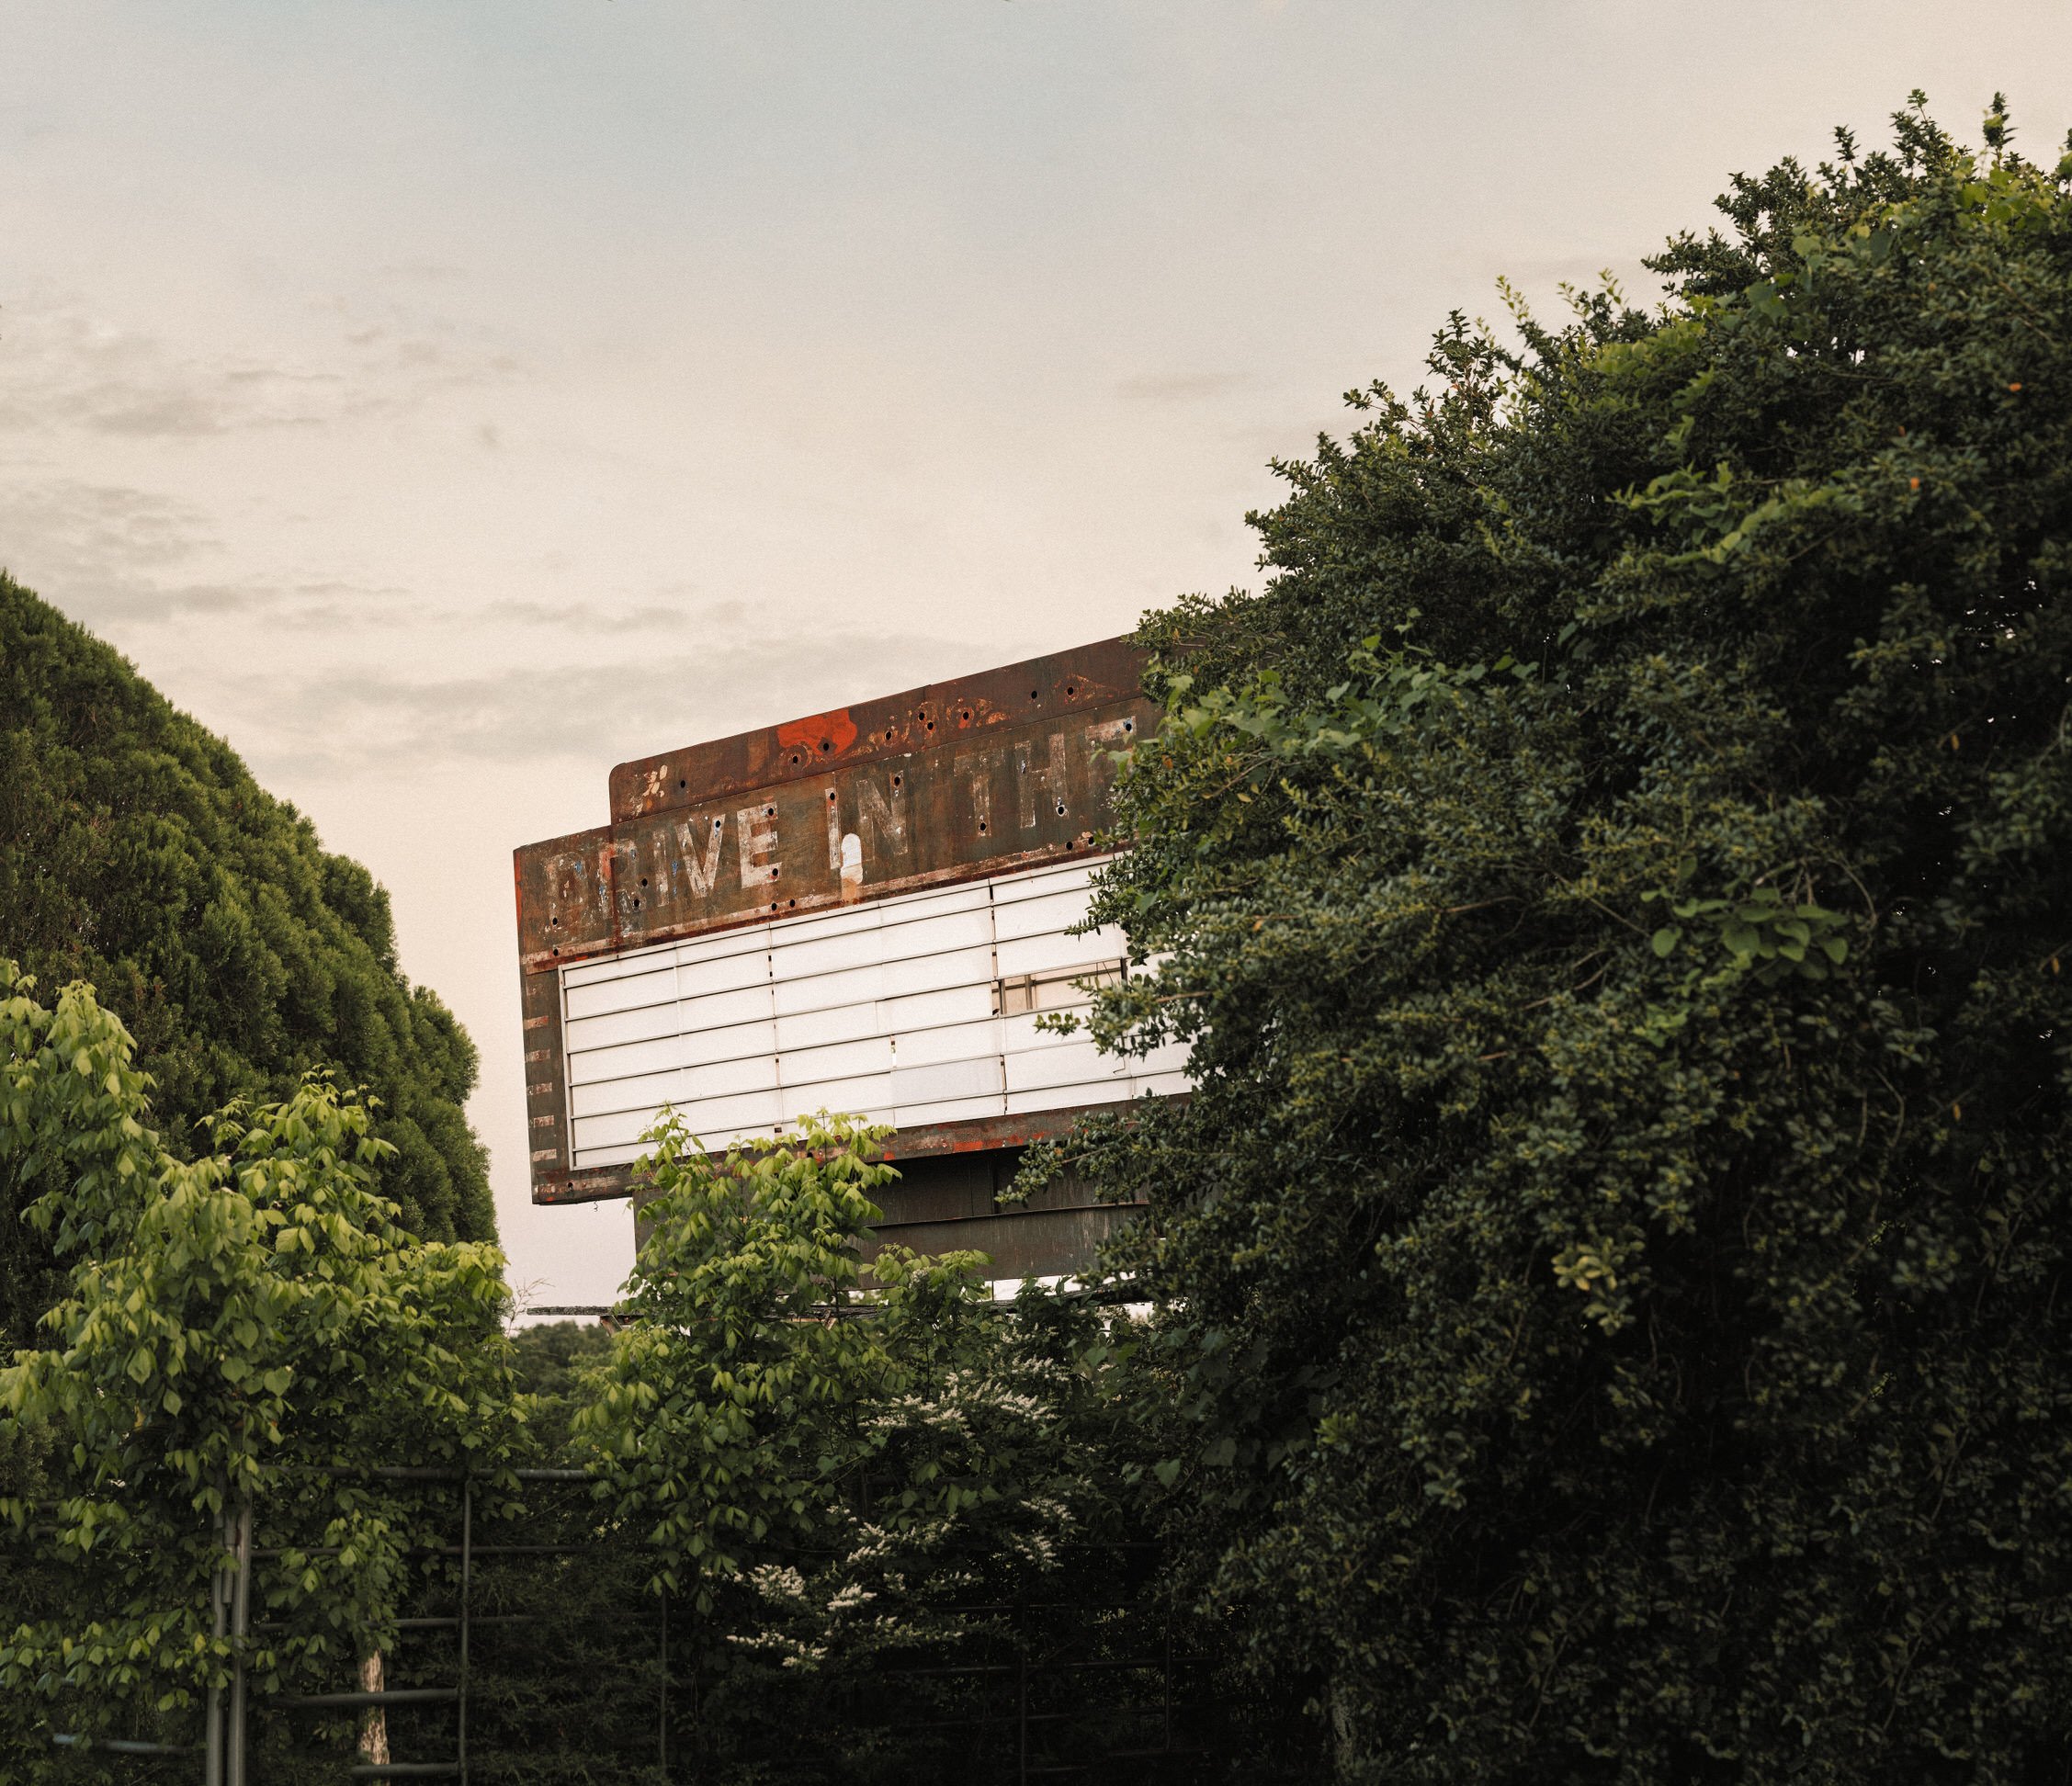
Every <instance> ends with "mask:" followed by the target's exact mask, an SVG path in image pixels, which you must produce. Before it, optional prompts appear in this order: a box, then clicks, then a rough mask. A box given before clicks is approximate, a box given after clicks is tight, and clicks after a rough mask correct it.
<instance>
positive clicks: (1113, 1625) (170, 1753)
mask: <svg viewBox="0 0 2072 1786" xmlns="http://www.w3.org/2000/svg"><path fill="white" fill-rule="evenodd" d="M329 1474H331V1475H341V1476H354V1477H360V1478H366V1479H371V1480H376V1481H381V1482H387V1483H391V1484H399V1485H402V1484H407V1485H413V1486H419V1487H421V1488H423V1489H424V1490H425V1491H426V1492H427V1493H429V1494H433V1495H437V1496H443V1495H450V1496H451V1502H450V1511H449V1513H448V1514H447V1524H448V1526H449V1541H448V1542H444V1543H426V1544H421V1545H418V1546H415V1547H413V1550H412V1551H411V1552H410V1555H411V1556H412V1557H413V1559H416V1560H418V1561H420V1562H423V1563H426V1564H429V1565H432V1568H430V1569H428V1570H427V1572H426V1575H425V1580H424V1583H423V1584H422V1586H421V1588H420V1591H419V1593H418V1594H417V1596H416V1602H417V1603H416V1604H415V1605H414V1606H413V1608H412V1609H411V1611H410V1612H409V1615H408V1616H405V1617H403V1618H402V1619H401V1620H399V1621H398V1634H399V1639H400V1640H401V1643H402V1646H403V1648H402V1650H401V1651H399V1652H398V1653H397V1654H394V1655H392V1656H390V1657H387V1658H384V1659H383V1670H384V1671H383V1673H382V1676H381V1678H380V1679H379V1680H375V1681H368V1680H365V1679H363V1680H359V1681H354V1682H351V1683H349V1684H342V1685H341V1686H340V1687H338V1688H337V1689H335V1690H323V1691H306V1692H296V1693H271V1694H268V1693H262V1692H259V1691H257V1690H255V1687H254V1684H253V1682H252V1681H251V1680H250V1679H249V1678H248V1673H247V1660H246V1659H247V1657H248V1656H249V1655H250V1654H251V1653H252V1651H253V1649H254V1647H255V1642H256V1641H257V1640H260V1639H263V1638H266V1637H269V1636H278V1635H281V1634H284V1633H290V1632H291V1630H292V1626H293V1622H292V1621H291V1620H280V1621H267V1620H264V1619H261V1620H257V1621H255V1619H254V1617H253V1610H254V1603H255V1595H254V1588H255V1581H257V1580H262V1579H263V1577H264V1572H265V1570H266V1567H267V1566H268V1565H270V1564H277V1563H279V1562H280V1561H281V1560H282V1559H283V1558H285V1557H290V1556H292V1557H298V1558H309V1557H315V1556H320V1555H323V1554H332V1555H335V1554H337V1552H336V1550H335V1549H332V1550H330V1551H328V1552H327V1551H325V1550H324V1549H323V1548H322V1547H317V1548H311V1547H308V1546H300V1547H298V1546H295V1545H293V1544H291V1543H289V1542H287V1534H285V1533H282V1532H269V1533H267V1534H266V1535H267V1536H268V1537H269V1538H270V1539H273V1540H275V1541H276V1542H269V1543H258V1542H256V1541H255V1532H256V1529H257V1522H256V1521H255V1509H254V1508H253V1507H252V1505H251V1504H250V1503H249V1502H248V1501H247V1502H244V1503H242V1504H240V1505H238V1506H236V1507H234V1508H233V1509H231V1510H230V1511H229V1512H228V1513H227V1514H226V1517H225V1521H224V1525H223V1527H222V1528H221V1532H220V1534H219V1535H220V1537H221V1540H222V1548H223V1550H224V1552H225V1554H226V1557H227V1559H228V1560H227V1562H226V1565H225V1566H224V1567H223V1568H222V1569H221V1570H220V1571H219V1572H218V1573H217V1574H216V1575H215V1577H213V1579H212V1580H211V1583H210V1588H209V1613H210V1621H211V1626H212V1629H213V1630H214V1632H215V1633H216V1635H217V1636H218V1637H220V1638H227V1639H228V1640H229V1642H230V1644H231V1645H232V1655H233V1665H232V1676H231V1680H230V1684H229V1686H228V1688H227V1690H215V1691H211V1692H210V1693H209V1695H208V1696H207V1700H206V1702H205V1704H204V1706H203V1708H202V1728H201V1731H200V1733H199V1735H198V1740H191V1741H187V1742H176V1741H166V1740H163V1739H162V1738H147V1737H145V1736H142V1735H138V1736H132V1737H113V1738H111V1737H105V1736H93V1737H88V1736H86V1735H80V1734H76V1733H62V1732H61V1733H58V1734H56V1735H53V1736H52V1737H51V1742H52V1743H53V1744H55V1745H56V1746H60V1747H62V1748H66V1749H70V1750H72V1751H74V1752H81V1751H86V1750H91V1751H95V1752H97V1753H98V1754H100V1755H102V1756H106V1757H108V1758H116V1757H122V1758H136V1759H137V1760H139V1761H140V1762H152V1761H155V1762H156V1763H157V1764H158V1765H157V1767H156V1768H155V1769H153V1774H154V1777H156V1778H162V1779H173V1778H177V1777H179V1776H178V1775H177V1774H175V1773H169V1772H167V1771H166V1769H167V1768H168V1767H170V1765H171V1764H172V1763H173V1762H174V1761H175V1760H177V1759H178V1758H187V1760H188V1761H189V1763H190V1764H198V1767H199V1770H200V1776H201V1779H202V1780H203V1782H204V1786H254V1782H255V1779H256V1778H257V1777H258V1776H259V1774H260V1773H262V1772H263V1773H264V1774H265V1776H266V1781H267V1786H274V1781H275V1780H284V1781H285V1780H289V1779H291V1778H292V1779H318V1778H331V1779H337V1778H340V1777H341V1775H343V1776H344V1777H347V1778H354V1779H391V1780H395V1779H431V1778H450V1779H458V1780H461V1781H468V1780H489V1779H495V1780H509V1781H513V1782H539V1783H541V1786H544V1783H545V1782H549V1781H555V1780H570V1781H573V1780H606V1779H617V1780H628V1781H635V1780H638V1781H661V1782H703V1781H707V1780H714V1779H717V1778H719V1776H720V1775H721V1774H723V1773H726V1772H728V1771H730V1770H731V1769H735V1768H741V1767H747V1768H763V1769H766V1770H767V1769H776V1770H778V1771H780V1772H781V1771H783V1770H785V1769H791V1770H792V1771H793V1772H795V1773H797V1774H798V1777H800V1778H810V1777H813V1776H812V1775H811V1773H810V1768H811V1765H812V1756H813V1755H814V1754H815V1753H818V1752H819V1751H818V1750H816V1749H815V1748H814V1745H816V1744H818V1745H820V1746H822V1747H826V1746H828V1745H830V1744H833V1745H836V1746H839V1745H841V1744H844V1743H846V1744H849V1745H852V1746H857V1745H860V1746H864V1747H866V1748H868V1747H871V1746H876V1748H877V1750H878V1751H879V1752H881V1753H887V1754H890V1753H898V1754H900V1755H904V1756H906V1757H908V1758H909V1762H908V1765H907V1767H906V1769H905V1772H904V1773H903V1775H902V1777H903V1778H906V1779H910V1780H927V1779H933V1778H941V1779H944V1780H952V1779H954V1780H958V1781H960V1782H969V1781H1001V1782H1005V1781H1013V1782H1016V1786H1026V1782H1029V1781H1034V1780H1067V1779H1072V1780H1089V1781H1101V1780H1118V1781H1119V1780H1125V1779H1127V1780H1128V1781H1130V1782H1131V1786H1150V1782H1153V1781H1157V1780H1195V1779H1201V1778H1206V1769H1208V1767H1209V1764H1210V1762H1211V1761H1212V1759H1213V1758H1214V1757H1215V1755H1216V1753H1217V1751H1218V1749H1219V1748H1221V1746H1222V1745H1221V1744H1220V1742H1219V1741H1218V1735H1219V1728H1220V1725H1221V1724H1223V1723H1224V1722H1225V1721H1224V1720H1223V1719H1222V1718H1220V1717H1219V1716H1218V1714H1217V1707H1216V1704H1215V1695H1214V1692H1213V1688H1212V1682H1211V1680H1210V1679H1209V1672H1208V1665H1207V1662H1206V1658H1205V1657H1203V1656H1201V1655H1199V1654H1198V1653H1196V1646H1193V1645H1190V1644H1189V1643H1188V1642H1187V1641H1186V1640H1185V1639H1184V1637H1183V1634H1182V1633H1181V1632H1180V1630H1179V1629H1178V1628H1176V1626H1175V1625H1174V1624H1173V1622H1172V1621H1171V1620H1170V1619H1169V1618H1168V1617H1166V1615H1165V1614H1164V1613H1163V1612H1161V1611H1160V1610H1159V1608H1158V1606H1157V1604H1156V1602H1155V1600H1154V1599H1153V1598H1152V1596H1151V1594H1150V1592H1149V1589H1150V1584H1151V1581H1152V1577H1153V1575H1154V1573H1155V1553H1154V1552H1153V1550H1152V1548H1151V1547H1150V1546H1149V1545H1148V1544H1143V1543H1111V1544H1101V1545H1085V1546H1080V1547H1077V1548H1078V1552H1079V1554H1078V1555H1077V1556H1076V1558H1074V1559H1072V1562H1071V1566H1070V1567H1069V1568H1067V1569H1065V1570H1064V1572H1063V1573H1064V1577H1065V1579H1066V1581H1067V1582H1068V1583H1069V1584H1075V1585H1076V1591H1075V1590H1074V1588H1071V1587H1069V1588H1068V1589H1067V1590H1066V1591H1064V1592H1059V1591H1058V1590H1057V1588H1055V1587H1053V1588H1050V1589H1048V1590H1047V1591H1045V1592H1044V1593H1041V1594H1009V1595H1007V1596H1004V1597H1002V1598H1000V1599H970V1600H968V1601H967V1602H965V1603H961V1604H957V1605H951V1606H945V1607H938V1608H935V1609H934V1614H935V1616H936V1617H937V1618H938V1619H939V1620H940V1621H942V1622H943V1630H942V1634H941V1635H940V1637H939V1638H938V1639H936V1640H935V1641H934V1644H933V1646H932V1648H931V1649H930V1650H928V1651H925V1652H923V1654H922V1655H920V1656H908V1657H904V1658H901V1659H900V1660H896V1661H891V1662H888V1663H885V1664H884V1665H882V1666H873V1667H867V1668H866V1669H863V1670H861V1671H859V1672H857V1673H855V1674H853V1675H851V1676H848V1677H846V1678H845V1679H844V1681H843V1682H842V1683H841V1685H840V1687H839V1689H838V1690H837V1691H836V1693H835V1695H834V1697H835V1698H836V1699H837V1700H838V1701H840V1703H841V1718H842V1726H841V1728H840V1729H832V1730H831V1729H818V1730H811V1731H809V1730H803V1729H800V1728H798V1727H796V1725H795V1724H794V1725H793V1726H792V1727H787V1721H786V1720H785V1719H784V1718H782V1717H781V1716H778V1717H770V1716H766V1715H765V1716H764V1717H761V1718H759V1719H753V1720H747V1721H744V1720H742V1718H740V1717H738V1716H733V1715H731V1714H730V1708H729V1707H728V1706H727V1705H726V1703H725V1702H724V1695H719V1696H716V1695H715V1694H714V1692H713V1688H714V1685H715V1683H716V1680H717V1679H718V1678H719V1677H721V1676H724V1675H725V1674H726V1671H727V1669H728V1667H730V1658H729V1654H728V1652H727V1651H726V1649H725V1646H724V1643H723V1641H722V1640H721V1639H719V1637H717V1636H716V1635H715V1633H711V1632H708V1630H706V1629H705V1627H704V1626H703V1624H702V1623H701V1622H700V1621H698V1620H697V1618H696V1614H695V1613H694V1612H693V1611H691V1610H690V1609H688V1608H686V1607H683V1606H676V1607H673V1606H672V1605H671V1604H670V1602H669V1600H668V1599H666V1598H662V1597H658V1596H652V1595H648V1594H646V1593H644V1592H642V1591H640V1588H641V1581H642V1578H643V1577H644V1575H645V1572H646V1566H647V1558H646V1557H645V1555H644V1554H643V1552H642V1547H640V1545H638V1544H637V1543H633V1542H631V1541H630V1540H628V1538H627V1537H626V1536H625V1535H624V1534H622V1533H621V1534H606V1533H601V1532H600V1531H599V1530H598V1528H597V1525H596V1522H595V1520H594V1509H593V1504H592V1503H591V1501H590V1499H589V1497H588V1496H587V1495H583V1496H582V1497H580V1498H572V1501H571V1504H569V1505H565V1506H563V1507H561V1508H560V1509H538V1508H535V1509H528V1510H527V1511H526V1513H525V1514H524V1516H523V1520H524V1524H522V1525H520V1526H518V1527H517V1529H515V1530H513V1529H509V1528H511V1527H512V1525H513V1520H512V1519H511V1518H509V1517H508V1516H505V1515H503V1514H501V1513H500V1512H497V1511H490V1512H489V1514H488V1518H487V1520H486V1524H487V1526H488V1527H489V1529H488V1530H486V1531H485V1530H483V1529H482V1528H483V1527H484V1525H485V1517H484V1514H485V1509H484V1507H483V1500H484V1497H483V1494H482V1488H483V1484H482V1482H481V1479H480V1478H477V1477H473V1476H470V1475H468V1474H466V1473H464V1472H462V1471H459V1470H455V1469H447V1468H436V1467H423V1468H420V1467H410V1466H391V1467H368V1468H363V1469H351V1470H338V1471H334V1472H330V1473H329ZM515 1475H516V1476H517V1478H518V1480H519V1481H520V1482H521V1483H523V1484H526V1485H528V1486H538V1487H540V1488H543V1489H546V1490H548V1491H549V1494H550V1495H551V1493H552V1492H553V1487H554V1486H555V1485H567V1486H570V1487H575V1486H580V1485H585V1484H587V1483H588V1482H589V1481H590V1480H591V1478H590V1477H589V1476H588V1475H586V1474H585V1473H584V1472H583V1471H580V1470H570V1469H530V1470H520V1471H517V1472H515ZM492 1500H493V1498H492ZM570 1566H574V1568H575V1575H574V1577H573V1579H574V1580H575V1583H576V1589H577V1591H576V1592H575V1593H574V1595H573V1597H572V1591H571V1585H570V1584H571V1580H572V1577H571V1575H570ZM485 1571H486V1572H487V1573H486V1574H485ZM485 1587H486V1589H487V1593H486V1595H485ZM584 1595H587V1596H588V1598H587V1599H584V1598H583V1596H584ZM485 1598H486V1599H487V1601H488V1604H486V1605H485V1604H484V1600H485ZM485 1644H486V1645H489V1649H490V1652H491V1653H490V1654H489V1655H488V1656H487V1658H486V1659H487V1661H488V1667H486V1668H485V1667H484V1666H483V1664H484V1660H485V1656H484V1648H483V1646H484V1645H485ZM567 1656H579V1657H581V1658H582V1660H583V1663H584V1665H585V1667H586V1669H587V1677H586V1678H587V1679H589V1681H590V1682H591V1683H592V1684H591V1686H590V1688H589V1689H587V1690H585V1696H583V1697H582V1698H581V1699H580V1700H579V1699H578V1697H577V1695H576V1694H575V1692H574V1691H573V1690H572V1688H571V1686H570V1683H569V1680H568V1678H567V1669H566V1667H565V1665H563V1664H562V1663H561V1662H560V1661H559V1660H558V1658H562V1657H567ZM600 1680H602V1681H603V1682H604V1683H605V1685H604V1686H603V1687H602V1688H600V1687H598V1686H597V1685H596V1683H597V1682H598V1681H600ZM601 1697H607V1698H609V1699H610V1701H611V1703H610V1704H609V1705H608V1706H607V1705H604V1704H602V1703H601V1702H600V1700H601ZM642 1701H644V1702H645V1704H646V1706H647V1710H646V1712H645V1713H644V1714H643V1713H640V1710H639V1705H640V1702H642ZM823 1705H824V1701H823ZM342 1721H343V1722H344V1723H345V1725H346V1726H347V1727H346V1728H345V1729H344V1730H341V1729H339V1728H336V1727H335V1726H338V1725H339V1724H341V1722H342ZM326 1724H328V1725H331V1726H334V1727H333V1728H331V1729H329V1730H328V1731H327V1730H326V1729H325V1728H324V1727H323V1726H325V1725H326ZM471 1731H472V1733H473V1740H471ZM643 1731H644V1734H642V1733H643ZM260 1735H263V1736H264V1738H265V1741H264V1743H263V1745H261V1744H259V1743H258V1742H257V1741H256V1740H255V1739H256V1738H257V1737H258V1736H260ZM484 1735H486V1736H487V1737H488V1739H489V1740H488V1741H487V1742H484V1741H482V1740H481V1738H482V1737H483V1736H484ZM262 1746H263V1749H264V1752H265V1756H266V1761H267V1765H266V1767H264V1768H263V1769H259V1768H255V1754H256V1752H257V1751H258V1749H259V1748H260V1747H262ZM370 1751H371V1752H370ZM830 1758H831V1760H832V1751H831V1752H830ZM799 1769H808V1771H806V1772H803V1773H799V1772H798V1770H799ZM187 1777H188V1778H192V1776H191V1775H188V1776H187Z"/></svg>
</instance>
